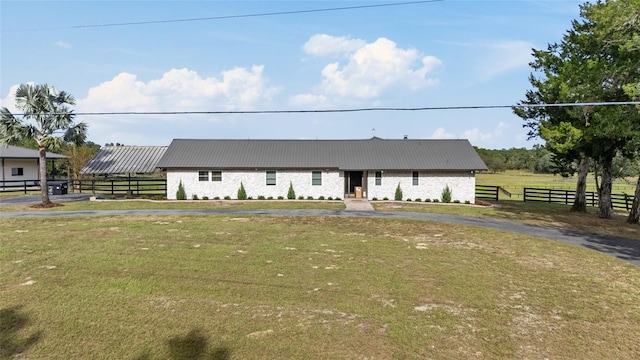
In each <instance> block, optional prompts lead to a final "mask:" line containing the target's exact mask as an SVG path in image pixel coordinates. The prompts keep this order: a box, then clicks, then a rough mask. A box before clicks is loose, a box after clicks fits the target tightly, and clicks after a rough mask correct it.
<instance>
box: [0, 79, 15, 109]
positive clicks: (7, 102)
mask: <svg viewBox="0 0 640 360" xmlns="http://www.w3.org/2000/svg"><path fill="white" fill-rule="evenodd" d="M19 86H20V85H17V84H16V85H13V86H11V88H10V89H9V92H7V96H6V97H5V98H2V99H0V107H6V108H7V109H9V111H11V113H12V114H16V113H19V112H20V111H18V108H17V107H16V91H17V90H18V87H19Z"/></svg>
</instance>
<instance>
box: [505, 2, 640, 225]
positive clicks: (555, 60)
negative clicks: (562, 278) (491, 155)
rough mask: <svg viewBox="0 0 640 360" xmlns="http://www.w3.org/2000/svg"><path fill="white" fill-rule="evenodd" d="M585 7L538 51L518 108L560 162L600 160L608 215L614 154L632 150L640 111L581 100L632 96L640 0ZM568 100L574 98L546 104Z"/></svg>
mask: <svg viewBox="0 0 640 360" xmlns="http://www.w3.org/2000/svg"><path fill="white" fill-rule="evenodd" d="M580 9H581V11H580V15H581V19H580V20H574V21H573V22H572V27H571V29H570V30H569V31H567V33H566V34H565V35H564V37H563V39H562V41H561V42H560V43H554V44H550V45H549V46H548V48H547V49H546V50H534V51H533V56H534V61H533V62H532V63H531V66H532V68H533V69H534V71H536V73H534V74H532V75H531V77H530V82H531V85H532V87H533V89H532V90H529V91H527V93H526V95H525V100H523V101H522V102H520V104H519V105H522V106H523V107H520V108H516V109H514V111H515V113H516V114H517V115H518V116H520V117H522V118H523V119H524V120H525V126H526V127H529V128H530V135H533V136H540V137H542V138H543V139H545V140H547V142H548V145H549V149H550V150H551V151H552V152H553V153H554V155H556V159H557V160H558V161H559V162H565V163H566V162H571V161H581V162H582V164H583V165H584V164H585V163H584V161H586V159H587V158H591V159H593V160H594V161H595V162H597V164H598V167H599V168H600V169H602V171H601V174H600V175H601V182H600V186H599V189H598V197H599V207H598V215H599V216H600V217H602V218H609V217H611V185H612V181H613V176H612V166H613V159H614V157H615V156H616V155H617V154H621V155H623V156H626V157H632V156H634V153H635V151H634V149H633V147H630V146H629V144H634V143H636V142H637V139H638V138H640V112H639V111H638V108H636V107H634V106H631V105H614V106H585V105H580V104H584V103H611V102H623V103H624V102H629V101H631V100H633V99H632V97H631V96H630V94H629V91H628V89H629V87H633V86H636V85H637V84H638V79H640V38H639V37H640V35H639V34H640V0H617V1H615V0H609V1H598V2H596V3H585V4H583V5H581V7H580ZM625 90H626V91H625ZM566 103H576V104H577V105H576V106H566V107H554V106H541V105H544V104H566ZM527 105H532V106H529V107H527ZM539 106H541V107H539ZM582 169H583V170H584V169H586V165H585V166H584V167H582ZM580 175H586V172H585V173H584V174H580ZM581 181H582V182H584V178H583V177H582V176H579V184H578V185H579V186H578V188H577V190H578V194H577V196H576V197H577V198H578V197H579V196H584V195H582V194H583V193H584V190H583V189H581V188H580V186H583V185H581ZM578 201H579V200H578ZM575 205H576V204H574V208H575V207H576V206H575ZM579 205H580V206H579V207H578V209H580V210H582V205H581V204H579Z"/></svg>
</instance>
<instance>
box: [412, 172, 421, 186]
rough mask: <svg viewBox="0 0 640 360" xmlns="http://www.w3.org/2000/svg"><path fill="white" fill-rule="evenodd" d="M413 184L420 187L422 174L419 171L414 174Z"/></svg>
mask: <svg viewBox="0 0 640 360" xmlns="http://www.w3.org/2000/svg"><path fill="white" fill-rule="evenodd" d="M412 184H413V186H418V185H420V172H419V171H414V172H413V180H412Z"/></svg>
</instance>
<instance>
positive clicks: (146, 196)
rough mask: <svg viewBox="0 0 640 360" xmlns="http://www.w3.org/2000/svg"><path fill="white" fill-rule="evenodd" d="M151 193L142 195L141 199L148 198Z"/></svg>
mask: <svg viewBox="0 0 640 360" xmlns="http://www.w3.org/2000/svg"><path fill="white" fill-rule="evenodd" d="M148 198H149V195H140V199H148Z"/></svg>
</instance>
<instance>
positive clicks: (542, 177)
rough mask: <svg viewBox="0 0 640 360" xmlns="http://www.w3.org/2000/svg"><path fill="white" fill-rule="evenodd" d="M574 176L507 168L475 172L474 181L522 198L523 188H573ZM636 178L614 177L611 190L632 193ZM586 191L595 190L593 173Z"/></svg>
mask: <svg viewBox="0 0 640 360" xmlns="http://www.w3.org/2000/svg"><path fill="white" fill-rule="evenodd" d="M577 181H578V179H577V177H576V176H573V177H568V178H563V177H562V176H560V175H552V174H534V173H530V172H525V171H517V170H508V171H505V172H503V173H477V174H476V183H477V184H478V185H491V186H502V187H503V188H505V189H506V190H507V191H509V192H510V193H511V194H512V199H516V200H522V195H523V189H524V188H525V187H530V188H543V189H558V190H575V189H576V182H577ZM636 181H637V178H634V179H632V178H629V179H616V180H615V181H614V183H613V187H612V192H614V193H619V194H622V193H627V194H630V195H633V193H634V192H635V189H636V188H635V186H636ZM587 191H596V183H595V179H594V177H593V174H589V176H588V178H587ZM500 199H501V200H503V199H504V200H507V199H509V198H508V197H506V196H504V194H500Z"/></svg>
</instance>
